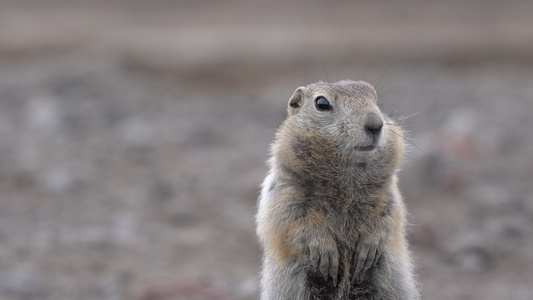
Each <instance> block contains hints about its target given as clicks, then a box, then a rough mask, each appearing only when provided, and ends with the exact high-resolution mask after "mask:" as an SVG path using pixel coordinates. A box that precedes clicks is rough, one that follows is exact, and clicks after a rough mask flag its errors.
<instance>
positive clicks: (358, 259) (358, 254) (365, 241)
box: [351, 237, 383, 281]
mask: <svg viewBox="0 0 533 300" xmlns="http://www.w3.org/2000/svg"><path fill="white" fill-rule="evenodd" d="M382 244H383V241H382V239H380V238H377V237H367V238H360V239H359V241H358V242H357V245H356V247H355V251H354V254H353V259H352V272H351V274H352V281H360V280H362V279H363V276H364V275H365V272H366V271H367V270H368V269H370V268H371V267H372V266H374V265H375V264H376V263H377V261H378V259H379V257H380V256H381V252H382Z"/></svg>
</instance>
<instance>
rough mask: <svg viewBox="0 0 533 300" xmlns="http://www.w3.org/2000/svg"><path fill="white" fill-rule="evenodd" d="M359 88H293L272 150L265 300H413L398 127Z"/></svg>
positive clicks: (264, 199) (264, 212) (264, 211)
mask: <svg viewBox="0 0 533 300" xmlns="http://www.w3.org/2000/svg"><path fill="white" fill-rule="evenodd" d="M376 101H377V95H376V91H375V89H374V88H373V87H372V86H371V85H370V84H368V83H366V82H362V81H350V80H345V81H339V82H337V83H325V82H318V83H314V84H311V85H308V86H305V87H299V88H298V89H296V91H295V92H294V94H293V95H292V97H291V98H290V100H289V105H288V116H287V118H286V119H285V121H284V122H283V124H282V125H281V126H280V128H279V130H278V132H277V134H276V137H275V140H274V142H273V144H272V146H271V150H270V151H271V159H270V160H269V166H270V171H269V173H268V175H267V177H266V179H265V181H264V182H263V185H262V191H261V196H260V198H259V207H258V213H257V219H256V220H257V234H258V236H259V239H260V242H261V244H262V247H263V250H264V257H263V269H262V274H261V299H262V300H285V299H287V300H300V299H302V300H303V299H305V300H308V299H321V300H322V299H345V300H348V299H350V300H352V299H419V295H418V290H417V287H416V283H415V280H414V278H413V272H412V269H413V268H412V263H411V260H410V255H409V251H408V248H407V242H406V238H405V208H404V204H403V200H402V197H401V195H400V193H399V191H398V188H397V177H396V173H397V171H398V168H399V166H400V164H401V162H402V159H403V151H404V142H403V133H402V130H401V128H400V127H399V126H398V125H396V123H395V122H394V121H393V120H391V119H390V118H388V117H387V116H385V115H384V114H383V113H382V112H381V111H380V109H379V108H378V106H377V104H376Z"/></svg>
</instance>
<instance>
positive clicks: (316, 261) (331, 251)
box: [309, 239, 339, 285]
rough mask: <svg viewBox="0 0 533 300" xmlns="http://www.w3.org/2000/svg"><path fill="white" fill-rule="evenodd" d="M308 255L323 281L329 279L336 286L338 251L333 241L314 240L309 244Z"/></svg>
mask: <svg viewBox="0 0 533 300" xmlns="http://www.w3.org/2000/svg"><path fill="white" fill-rule="evenodd" d="M309 255H310V258H311V263H312V265H313V266H314V267H315V268H317V269H318V271H319V272H320V273H321V274H322V276H324V280H326V281H327V280H328V278H329V277H331V279H332V280H333V284H334V285H337V281H338V277H337V276H338V272H339V251H338V250H337V244H336V243H335V241H333V240H322V241H321V240H318V239H314V240H312V241H311V243H310V244H309Z"/></svg>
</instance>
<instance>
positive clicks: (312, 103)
mask: <svg viewBox="0 0 533 300" xmlns="http://www.w3.org/2000/svg"><path fill="white" fill-rule="evenodd" d="M280 131H281V134H279V135H278V137H277V138H278V141H279V142H281V143H282V144H283V143H285V144H287V145H286V146H288V145H290V146H291V149H288V148H286V147H284V148H285V150H283V151H284V152H285V151H289V152H292V153H291V154H292V155H291V156H292V158H291V160H292V159H303V160H313V159H324V160H330V159H336V158H340V159H341V160H343V161H345V160H352V161H354V160H355V161H368V162H370V161H379V162H380V163H384V164H386V165H391V166H392V165H393V167H392V168H394V169H395V168H396V167H397V166H398V164H399V161H400V159H401V157H402V156H403V148H404V144H403V140H402V139H403V135H402V132H401V129H400V128H399V127H398V126H397V125H396V124H395V123H394V122H393V121H392V120H390V119H389V118H388V117H387V116H385V115H384V114H383V113H382V112H381V110H380V109H379V107H378V105H377V94H376V90H375V89H374V88H373V87H372V86H371V85H370V84H368V83H366V82H363V81H351V80H343V81H339V82H336V83H325V82H317V83H313V84H310V85H308V86H302V87H299V88H297V89H296V91H295V92H294V94H293V95H292V97H291V98H290V100H289V104H288V116H287V119H286V120H285V122H284V124H283V126H282V128H281V130H280ZM280 139H281V140H280ZM285 139H287V140H285ZM283 140H285V141H283ZM337 161H338V160H337Z"/></svg>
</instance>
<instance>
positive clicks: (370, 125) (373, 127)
mask: <svg viewBox="0 0 533 300" xmlns="http://www.w3.org/2000/svg"><path fill="white" fill-rule="evenodd" d="M381 128H383V120H382V119H381V118H380V117H379V116H378V115H376V114H375V113H370V114H368V116H367V117H366V120H365V131H366V132H368V133H369V134H372V135H378V134H380V132H381Z"/></svg>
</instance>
